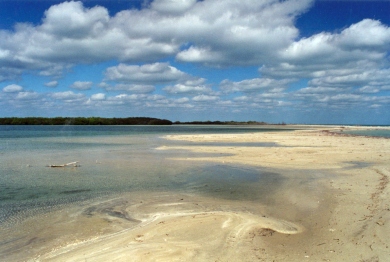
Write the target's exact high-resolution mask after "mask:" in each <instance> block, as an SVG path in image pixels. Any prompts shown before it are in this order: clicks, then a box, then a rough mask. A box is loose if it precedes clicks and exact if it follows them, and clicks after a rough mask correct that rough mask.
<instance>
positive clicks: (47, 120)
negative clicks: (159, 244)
mask: <svg viewBox="0 0 390 262" xmlns="http://www.w3.org/2000/svg"><path fill="white" fill-rule="evenodd" d="M0 125H268V123H266V122H258V121H190V122H180V121H175V122H172V121H170V120H166V119H159V118H152V117H126V118H104V117H3V118H0ZM279 125H285V124H284V123H282V124H279Z"/></svg>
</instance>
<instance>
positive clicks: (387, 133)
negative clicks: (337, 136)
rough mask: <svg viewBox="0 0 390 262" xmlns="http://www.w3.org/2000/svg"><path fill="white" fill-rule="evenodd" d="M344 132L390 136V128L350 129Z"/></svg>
mask: <svg viewBox="0 0 390 262" xmlns="http://www.w3.org/2000/svg"><path fill="white" fill-rule="evenodd" d="M343 133H345V134H351V135H357V136H374V137H390V129H371V130H370V129H368V130H348V131H344V132H343Z"/></svg>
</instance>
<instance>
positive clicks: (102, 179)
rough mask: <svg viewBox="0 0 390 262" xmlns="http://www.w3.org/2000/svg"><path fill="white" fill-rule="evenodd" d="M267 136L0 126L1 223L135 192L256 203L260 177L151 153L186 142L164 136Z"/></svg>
mask: <svg viewBox="0 0 390 262" xmlns="http://www.w3.org/2000/svg"><path fill="white" fill-rule="evenodd" d="M267 131H275V130H274V129H266V128H261V127H260V128H259V127H242V126H229V127H227V126H0V223H4V222H11V223H14V222H17V221H19V220H22V219H24V218H26V217H28V216H31V215H34V214H36V213H40V212H45V211H50V210H52V209H55V208H58V207H60V206H61V205H66V204H70V203H77V202H79V201H83V200H87V199H91V198H96V197H103V196H107V195H112V194H116V193H121V192H134V191H140V190H143V191H145V190H150V191H158V190H161V191H164V190H165V191H166V190H168V191H185V192H191V191H197V192H200V193H202V194H213V195H217V196H219V197H229V198H232V197H233V198H234V197H236V198H243V197H244V198H245V197H250V198H256V193H254V192H251V190H250V187H251V186H252V185H253V183H254V182H258V181H259V180H261V179H263V180H264V181H265V180H266V178H267V177H268V176H266V175H265V173H262V172H260V171H259V170H256V169H251V168H245V169H242V170H239V171H238V170H237V168H238V167H231V166H219V165H215V164H214V165H213V164H205V163H203V164H195V163H185V161H184V162H180V161H173V160H170V158H172V157H177V156H180V157H183V156H188V157H196V156H197V155H196V154H194V153H191V152H187V151H172V150H168V151H166V150H164V151H160V150H156V148H157V147H159V146H162V145H169V144H172V143H185V142H182V141H181V142H174V141H166V140H164V139H161V138H160V137H161V136H164V135H167V134H201V133H243V132H267ZM226 145H229V146H231V145H232V144H231V143H229V144H226ZM219 146H221V144H219ZM222 146H223V145H222ZM251 146H276V145H275V144H253V145H251ZM199 156H200V155H199ZM202 156H204V155H202ZM218 156H219V155H212V154H211V155H210V157H218ZM74 161H79V162H78V165H79V166H78V167H66V168H51V167H48V166H49V165H53V164H56V165H60V164H65V163H69V162H74ZM238 173H239V174H240V175H237V174H238ZM275 177H276V176H273V179H275ZM264 181H263V183H261V184H262V185H265V184H266V183H264ZM267 183H271V181H268V182H267ZM272 183H274V182H272ZM248 186H249V187H248ZM232 188H234V190H232ZM248 188H249V190H248ZM253 190H254V191H256V192H258V188H253ZM233 191H234V192H235V194H232V193H231V192H233ZM216 192H218V193H216Z"/></svg>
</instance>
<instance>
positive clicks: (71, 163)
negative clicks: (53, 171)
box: [49, 161, 79, 167]
mask: <svg viewBox="0 0 390 262" xmlns="http://www.w3.org/2000/svg"><path fill="white" fill-rule="evenodd" d="M78 162H79V161H75V162H70V163H67V164H62V165H49V167H67V166H74V167H78V165H77V163H78Z"/></svg>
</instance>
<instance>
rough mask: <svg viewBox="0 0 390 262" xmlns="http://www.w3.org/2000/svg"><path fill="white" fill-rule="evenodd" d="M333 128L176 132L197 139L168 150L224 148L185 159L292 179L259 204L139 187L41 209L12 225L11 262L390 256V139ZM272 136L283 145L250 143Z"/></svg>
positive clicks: (366, 258)
mask: <svg viewBox="0 0 390 262" xmlns="http://www.w3.org/2000/svg"><path fill="white" fill-rule="evenodd" d="M333 131H334V130H333ZM332 134H333V133H330V132H324V130H323V128H320V127H318V128H315V129H312V130H299V131H291V132H272V133H271V132H267V133H251V134H218V135H212V134H210V135H174V136H167V137H166V139H170V140H176V141H178V140H185V141H190V142H193V143H192V144H191V143H190V144H187V143H186V145H183V144H180V143H177V144H175V146H173V145H171V144H170V145H168V146H164V147H160V148H159V150H177V149H180V150H191V151H193V152H199V153H212V154H213V155H219V157H212V158H210V157H199V156H200V155H201V154H199V155H197V157H185V158H176V160H177V161H210V162H215V163H221V164H229V165H240V166H242V165H245V166H255V167H258V168H266V169H268V170H277V171H278V172H279V173H283V174H284V176H285V177H286V180H284V181H285V182H283V183H281V184H280V185H279V187H278V188H277V189H276V190H273V191H272V194H270V196H269V199H266V200H264V201H258V202H257V201H249V200H234V199H226V198H225V199H224V198H217V197H213V196H210V195H209V196H208V195H200V194H190V193H179V192H177V193H173V192H153V193H151V192H137V193H129V194H124V195H121V196H117V197H116V198H113V199H108V200H101V201H95V202H90V203H89V202H86V203H83V204H82V205H81V206H79V207H74V206H73V207H69V208H63V209H61V210H58V211H55V212H51V213H49V214H43V215H41V218H40V219H41V220H40V221H41V222H42V223H41V224H40V225H37V224H36V221H37V218H36V217H35V218H34V219H31V220H26V221H24V222H23V224H21V225H19V227H18V231H19V232H16V233H15V232H12V236H13V237H14V238H17V237H18V235H19V237H20V238H21V239H23V241H22V242H21V241H19V242H17V243H18V245H19V246H13V245H14V244H12V243H14V242H12V241H10V244H9V245H8V249H7V250H8V251H7V250H5V251H3V255H4V257H6V258H8V261H23V260H31V261H388V257H389V254H390V249H389V244H390V240H389V238H388V236H390V202H389V197H390V196H389V187H388V182H389V174H390V159H389V158H390V154H389V153H390V152H389V150H390V140H389V139H384V138H371V137H353V136H341V135H332ZM263 142H264V143H276V145H275V146H264V147H256V146H250V145H251V144H253V143H263ZM224 143H225V144H226V145H227V146H224ZM234 143H237V146H234ZM205 144H207V145H205ZM29 231H30V233H31V231H34V232H33V235H34V237H33V238H31V237H28V235H29ZM4 239H7V238H6V236H5V238H4ZM15 243H16V242H15ZM21 243H22V244H21ZM15 245H16V244H15ZM3 246H7V245H3ZM15 250H22V251H21V252H17V253H16V252H15Z"/></svg>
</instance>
